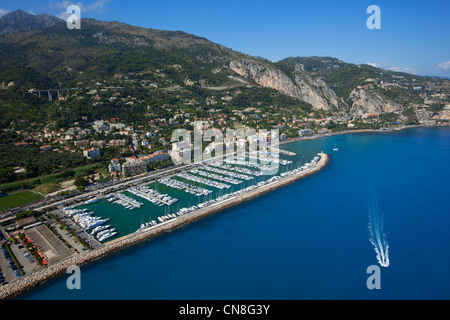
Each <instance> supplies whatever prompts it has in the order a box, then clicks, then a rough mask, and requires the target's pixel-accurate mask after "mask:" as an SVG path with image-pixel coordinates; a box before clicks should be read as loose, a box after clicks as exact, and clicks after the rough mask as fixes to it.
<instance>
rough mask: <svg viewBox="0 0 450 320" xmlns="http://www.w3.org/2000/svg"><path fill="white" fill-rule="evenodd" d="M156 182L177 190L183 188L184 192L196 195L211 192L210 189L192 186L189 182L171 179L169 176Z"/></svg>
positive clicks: (205, 194)
mask: <svg viewBox="0 0 450 320" xmlns="http://www.w3.org/2000/svg"><path fill="white" fill-rule="evenodd" d="M158 182H159V183H161V184H164V185H166V186H168V187H171V188H175V189H178V190H184V191H185V192H187V193H190V194H193V195H196V196H202V195H203V196H207V195H208V194H210V193H211V192H212V191H211V190H208V189H204V188H200V187H197V186H193V185H191V184H189V183H185V182H182V181H178V180H175V179H171V178H163V179H160V180H158Z"/></svg>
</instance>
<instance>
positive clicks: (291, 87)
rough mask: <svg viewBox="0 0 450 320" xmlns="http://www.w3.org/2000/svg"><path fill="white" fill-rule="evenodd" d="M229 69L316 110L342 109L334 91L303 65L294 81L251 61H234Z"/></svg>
mask: <svg viewBox="0 0 450 320" xmlns="http://www.w3.org/2000/svg"><path fill="white" fill-rule="evenodd" d="M229 67H230V69H231V70H233V71H234V72H235V73H237V74H238V75H240V76H242V77H244V78H246V79H253V81H255V82H256V83H257V84H258V85H260V86H263V87H269V88H272V89H275V90H277V91H279V92H281V93H284V94H286V95H288V96H290V97H293V98H295V99H299V100H301V101H304V102H306V103H309V104H311V105H312V106H313V107H314V108H315V109H321V110H330V109H332V108H338V109H339V108H340V107H341V104H340V103H339V99H338V97H337V96H336V94H335V93H334V91H333V90H331V89H330V88H329V87H328V86H327V84H326V83H325V82H323V81H322V80H320V79H316V78H313V77H312V76H311V75H310V74H309V73H308V72H307V71H305V70H304V68H303V66H302V65H296V66H295V71H294V73H293V76H294V79H292V78H290V77H289V76H288V75H287V74H286V73H284V72H283V71H282V70H280V69H277V68H275V67H273V66H271V65H269V64H265V63H263V62H261V61H255V60H251V59H240V60H233V61H231V62H230V65H229Z"/></svg>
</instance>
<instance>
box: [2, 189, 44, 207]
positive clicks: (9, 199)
mask: <svg viewBox="0 0 450 320" xmlns="http://www.w3.org/2000/svg"><path fill="white" fill-rule="evenodd" d="M43 198H44V197H43V196H41V195H39V194H37V193H34V192H32V191H23V192H18V193H15V194H12V195H9V196H6V197H2V198H0V210H1V211H4V210H8V209H10V208H14V207H20V206H23V205H26V204H29V203H32V202H36V201H39V200H41V199H43Z"/></svg>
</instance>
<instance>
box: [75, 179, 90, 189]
mask: <svg viewBox="0 0 450 320" xmlns="http://www.w3.org/2000/svg"><path fill="white" fill-rule="evenodd" d="M87 184H88V181H87V180H86V179H84V178H83V177H76V178H75V181H74V185H76V186H77V187H78V188H80V187H84V186H87Z"/></svg>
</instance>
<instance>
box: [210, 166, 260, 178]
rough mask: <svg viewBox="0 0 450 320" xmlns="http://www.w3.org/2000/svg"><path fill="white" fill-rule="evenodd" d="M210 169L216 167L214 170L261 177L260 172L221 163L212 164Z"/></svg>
mask: <svg viewBox="0 0 450 320" xmlns="http://www.w3.org/2000/svg"><path fill="white" fill-rule="evenodd" d="M210 167H216V168H219V169H226V170H229V171H234V172H240V173H243V174H246V175H248V176H256V177H258V176H261V175H262V172H261V171H259V170H258V171H257V170H251V169H248V168H244V167H237V166H232V165H230V164H225V163H223V162H215V163H212V164H210Z"/></svg>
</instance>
